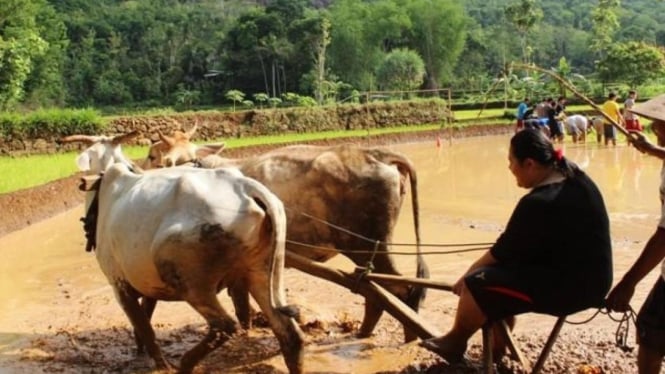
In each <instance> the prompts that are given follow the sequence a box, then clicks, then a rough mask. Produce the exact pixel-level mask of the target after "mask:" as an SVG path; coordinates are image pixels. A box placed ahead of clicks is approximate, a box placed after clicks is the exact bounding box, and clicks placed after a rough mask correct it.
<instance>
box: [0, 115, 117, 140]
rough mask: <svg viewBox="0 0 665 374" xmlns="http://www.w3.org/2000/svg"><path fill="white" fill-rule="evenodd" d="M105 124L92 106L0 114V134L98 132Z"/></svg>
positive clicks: (59, 134)
mask: <svg viewBox="0 0 665 374" xmlns="http://www.w3.org/2000/svg"><path fill="white" fill-rule="evenodd" d="M105 125H106V122H105V120H104V119H103V118H102V116H101V115H100V114H99V112H97V111H96V110H92V109H76V110H72V109H42V110H36V111H33V112H30V113H28V114H26V115H19V114H17V113H8V112H5V113H0V136H18V137H24V136H27V137H35V136H37V137H43V136H58V137H60V136H63V135H72V134H98V133H101V132H102V131H103V130H104V126H105Z"/></svg>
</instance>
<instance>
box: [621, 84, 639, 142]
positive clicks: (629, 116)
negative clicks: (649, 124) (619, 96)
mask: <svg viewBox="0 0 665 374" xmlns="http://www.w3.org/2000/svg"><path fill="white" fill-rule="evenodd" d="M636 99H637V92H635V91H634V90H631V91H629V92H628V98H627V99H626V101H624V103H623V118H624V120H625V121H626V130H628V131H631V130H634V131H640V132H641V131H642V125H641V124H640V118H639V117H638V116H637V114H635V113H633V112H631V109H633V107H634V106H635V100H636Z"/></svg>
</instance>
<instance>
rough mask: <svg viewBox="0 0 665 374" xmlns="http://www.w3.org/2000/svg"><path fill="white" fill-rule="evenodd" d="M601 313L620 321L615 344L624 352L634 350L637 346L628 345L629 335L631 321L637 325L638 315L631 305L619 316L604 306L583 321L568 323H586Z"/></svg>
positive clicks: (568, 322)
mask: <svg viewBox="0 0 665 374" xmlns="http://www.w3.org/2000/svg"><path fill="white" fill-rule="evenodd" d="M599 314H606V315H607V317H609V319H611V320H612V321H614V322H617V323H618V326H617V329H616V331H615V332H614V344H615V345H616V346H617V347H618V348H619V349H621V350H622V351H624V352H632V351H633V349H634V348H635V347H631V346H629V345H628V335H629V334H630V322H633V325H637V315H636V314H635V311H634V310H633V308H632V307H631V306H628V310H626V311H625V312H622V314H621V316H620V317H619V318H616V317H614V316H612V312H611V311H610V310H609V309H607V307H605V306H603V307H600V308H598V310H596V312H595V313H594V314H593V315H592V316H591V317H589V318H587V319H585V320H583V321H579V322H573V321H568V320H566V323H567V324H569V325H584V324H586V323H589V322H591V321H592V320H593V319H594V318H596V316H598V315H599Z"/></svg>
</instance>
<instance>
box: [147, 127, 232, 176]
mask: <svg viewBox="0 0 665 374" xmlns="http://www.w3.org/2000/svg"><path fill="white" fill-rule="evenodd" d="M197 127H198V125H196V124H195V125H194V127H192V128H191V129H190V130H189V131H187V132H183V131H175V132H174V133H173V136H166V135H164V134H162V133H161V132H160V131H158V132H157V134H158V135H159V139H160V140H159V141H158V142H156V143H154V144H153V145H151V146H150V149H149V150H148V157H147V158H146V159H145V161H143V168H144V169H154V168H162V167H172V166H178V165H182V164H186V163H188V162H193V161H196V160H200V159H202V158H204V157H205V156H208V155H210V154H217V153H219V152H221V151H222V149H224V143H221V144H210V145H203V146H198V145H196V144H194V143H192V142H191V141H190V139H191V138H192V135H194V132H196V129H197Z"/></svg>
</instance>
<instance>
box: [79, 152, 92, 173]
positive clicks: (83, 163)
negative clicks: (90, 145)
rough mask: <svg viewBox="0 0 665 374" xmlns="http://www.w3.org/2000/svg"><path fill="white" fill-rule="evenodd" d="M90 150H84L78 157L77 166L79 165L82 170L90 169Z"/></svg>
mask: <svg viewBox="0 0 665 374" xmlns="http://www.w3.org/2000/svg"><path fill="white" fill-rule="evenodd" d="M89 153H90V152H89V151H88V150H86V151H84V152H83V153H81V154H80V155H78V157H76V166H78V168H79V170H80V171H88V170H90V154H89Z"/></svg>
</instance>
